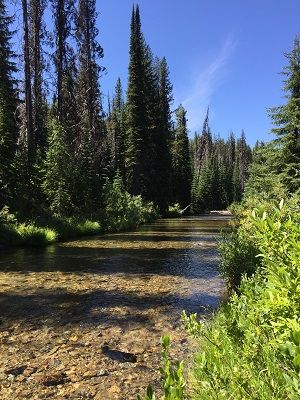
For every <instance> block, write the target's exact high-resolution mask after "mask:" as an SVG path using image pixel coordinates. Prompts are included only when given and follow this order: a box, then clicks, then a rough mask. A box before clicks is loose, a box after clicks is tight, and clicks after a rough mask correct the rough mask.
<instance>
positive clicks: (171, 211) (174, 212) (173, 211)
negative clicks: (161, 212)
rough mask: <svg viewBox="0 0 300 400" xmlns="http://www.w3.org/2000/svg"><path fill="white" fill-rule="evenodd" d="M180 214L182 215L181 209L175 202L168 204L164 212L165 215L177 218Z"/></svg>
mask: <svg viewBox="0 0 300 400" xmlns="http://www.w3.org/2000/svg"><path fill="white" fill-rule="evenodd" d="M181 216H182V210H181V207H180V204H179V203H175V204H173V205H172V206H169V208H168V211H167V212H166V217H168V218H178V217H181Z"/></svg>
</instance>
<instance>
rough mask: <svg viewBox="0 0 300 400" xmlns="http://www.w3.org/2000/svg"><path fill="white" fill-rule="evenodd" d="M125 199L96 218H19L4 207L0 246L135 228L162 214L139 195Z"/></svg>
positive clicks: (32, 244) (42, 243)
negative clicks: (23, 219) (25, 219)
mask: <svg viewBox="0 0 300 400" xmlns="http://www.w3.org/2000/svg"><path fill="white" fill-rule="evenodd" d="M123 196H125V194H123ZM120 197H122V196H121V195H120V196H119V199H120ZM121 200H124V199H122V198H121ZM125 200H126V201H123V202H122V205H121V206H119V207H118V204H116V202H115V203H114V204H108V205H107V206H106V208H105V209H104V210H103V211H102V212H101V213H99V215H98V217H97V218H93V219H87V218H83V217H69V218H68V217H58V216H49V215H48V216H42V217H36V218H34V219H31V220H27V221H22V222H19V221H18V219H17V217H16V216H15V215H14V214H11V213H10V212H9V209H8V208H7V207H4V208H3V209H2V210H1V211H0V246H1V247H12V246H14V247H16V246H25V247H26V246H28V247H45V246H47V245H49V244H53V243H55V242H60V241H66V240H70V239H75V238H80V237H84V236H93V235H98V234H101V233H108V232H119V231H126V230H133V229H136V228H137V227H138V226H140V225H142V224H145V223H147V222H151V221H154V220H155V219H157V218H158V217H159V215H158V211H157V209H156V208H155V207H154V206H153V204H152V203H147V202H144V201H143V200H142V199H141V198H140V196H135V197H130V196H129V195H128V198H126V199H125Z"/></svg>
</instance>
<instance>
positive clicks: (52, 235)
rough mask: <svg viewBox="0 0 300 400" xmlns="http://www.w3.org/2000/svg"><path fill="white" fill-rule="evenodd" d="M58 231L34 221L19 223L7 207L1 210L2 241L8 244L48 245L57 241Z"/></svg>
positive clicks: (0, 237) (0, 235) (0, 227)
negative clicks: (36, 223) (39, 225)
mask: <svg viewBox="0 0 300 400" xmlns="http://www.w3.org/2000/svg"><path fill="white" fill-rule="evenodd" d="M56 239H57V233H56V232H55V231H54V230H52V229H50V228H46V227H38V226H36V225H35V224H33V223H18V222H17V219H16V217H15V216H14V215H13V214H10V213H9V210H8V208H7V207H4V208H3V209H2V210H1V212H0V243H2V244H5V245H8V246H16V245H22V246H38V247H39V246H46V245H47V244H50V243H53V242H55V241H56Z"/></svg>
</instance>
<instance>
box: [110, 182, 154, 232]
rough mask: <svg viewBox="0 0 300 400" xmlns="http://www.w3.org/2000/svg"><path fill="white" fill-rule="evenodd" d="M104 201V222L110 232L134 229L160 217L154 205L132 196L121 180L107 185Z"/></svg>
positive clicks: (139, 197)
mask: <svg viewBox="0 0 300 400" xmlns="http://www.w3.org/2000/svg"><path fill="white" fill-rule="evenodd" d="M104 201H105V210H104V216H103V219H104V221H103V222H104V226H105V229H106V230H109V231H122V230H126V229H134V228H136V227H137V226H138V225H140V224H143V223H145V222H150V221H152V220H154V219H156V218H157V217H158V211H157V209H156V208H155V207H154V205H153V203H151V202H145V201H143V199H142V197H141V196H131V195H130V194H129V193H128V192H126V191H125V189H124V187H123V184H122V180H121V179H120V178H115V179H114V180H113V182H108V183H107V184H106V185H105V188H104Z"/></svg>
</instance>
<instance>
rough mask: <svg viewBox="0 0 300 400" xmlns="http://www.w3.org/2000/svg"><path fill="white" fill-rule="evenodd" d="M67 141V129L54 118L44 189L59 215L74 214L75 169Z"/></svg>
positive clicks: (47, 155) (50, 133) (52, 209)
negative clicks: (73, 180)
mask: <svg viewBox="0 0 300 400" xmlns="http://www.w3.org/2000/svg"><path fill="white" fill-rule="evenodd" d="M66 143H67V141H66V131H65V130H64V128H63V126H62V125H61V124H60V123H59V121H57V120H56V119H53V120H52V121H51V123H50V127H49V148H48V150H47V154H46V161H45V180H44V182H43V190H44V192H45V194H46V197H47V200H48V204H49V207H50V210H51V211H52V212H53V213H54V214H55V215H58V216H66V215H72V211H73V210H74V208H73V204H72V190H71V188H72V176H74V169H73V165H72V157H71V155H70V152H69V149H68V146H67V144H66Z"/></svg>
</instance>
